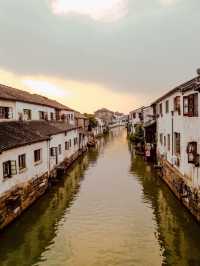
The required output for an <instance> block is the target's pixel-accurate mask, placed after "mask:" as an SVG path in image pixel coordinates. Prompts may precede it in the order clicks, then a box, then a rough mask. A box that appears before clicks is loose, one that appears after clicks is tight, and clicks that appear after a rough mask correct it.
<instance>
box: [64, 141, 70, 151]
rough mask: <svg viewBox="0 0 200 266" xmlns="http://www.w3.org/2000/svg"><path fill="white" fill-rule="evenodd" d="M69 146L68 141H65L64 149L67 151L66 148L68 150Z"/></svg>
mask: <svg viewBox="0 0 200 266" xmlns="http://www.w3.org/2000/svg"><path fill="white" fill-rule="evenodd" d="M69 148H70V145H69V141H66V142H65V150H66V151H67V150H69Z"/></svg>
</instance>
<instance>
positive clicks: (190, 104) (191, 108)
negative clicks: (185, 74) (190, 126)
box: [183, 93, 198, 117]
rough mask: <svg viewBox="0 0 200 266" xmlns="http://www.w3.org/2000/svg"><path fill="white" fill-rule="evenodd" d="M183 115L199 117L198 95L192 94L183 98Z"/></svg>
mask: <svg viewBox="0 0 200 266" xmlns="http://www.w3.org/2000/svg"><path fill="white" fill-rule="evenodd" d="M183 114H184V116H190V117H197V116H198V94H197V93H194V94H190V95H188V96H184V97H183Z"/></svg>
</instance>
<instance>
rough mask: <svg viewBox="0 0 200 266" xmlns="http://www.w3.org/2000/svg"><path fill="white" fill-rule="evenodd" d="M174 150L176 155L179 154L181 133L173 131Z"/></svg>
mask: <svg viewBox="0 0 200 266" xmlns="http://www.w3.org/2000/svg"><path fill="white" fill-rule="evenodd" d="M174 146H175V147H174V150H175V154H176V155H180V153H181V134H180V133H176V132H175V133H174Z"/></svg>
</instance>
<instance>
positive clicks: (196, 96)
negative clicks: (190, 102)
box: [194, 93, 198, 116]
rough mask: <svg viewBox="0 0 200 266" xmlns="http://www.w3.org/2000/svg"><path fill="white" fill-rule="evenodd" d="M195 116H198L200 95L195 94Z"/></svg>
mask: <svg viewBox="0 0 200 266" xmlns="http://www.w3.org/2000/svg"><path fill="white" fill-rule="evenodd" d="M194 116H198V94H197V93H196V94H194Z"/></svg>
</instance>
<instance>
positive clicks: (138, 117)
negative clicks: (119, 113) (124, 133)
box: [129, 107, 144, 133]
mask: <svg viewBox="0 0 200 266" xmlns="http://www.w3.org/2000/svg"><path fill="white" fill-rule="evenodd" d="M143 109H144V107H140V108H138V109H135V110H133V111H131V112H130V113H129V133H135V128H136V126H137V125H141V126H142V125H143V120H144V118H143Z"/></svg>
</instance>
